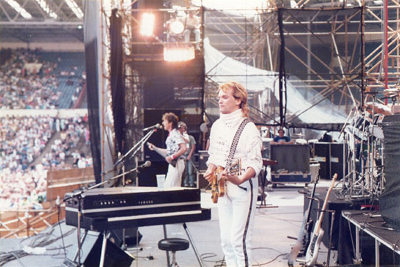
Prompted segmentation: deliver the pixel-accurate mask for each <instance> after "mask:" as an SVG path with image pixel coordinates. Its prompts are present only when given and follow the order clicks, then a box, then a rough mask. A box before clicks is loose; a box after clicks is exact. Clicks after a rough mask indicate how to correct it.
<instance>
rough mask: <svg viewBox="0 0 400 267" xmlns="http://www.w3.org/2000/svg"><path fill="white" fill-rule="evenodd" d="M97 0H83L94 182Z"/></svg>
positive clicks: (97, 166) (97, 165) (97, 171)
mask: <svg viewBox="0 0 400 267" xmlns="http://www.w3.org/2000/svg"><path fill="white" fill-rule="evenodd" d="M96 5H98V2H97V1H84V9H85V16H84V21H83V29H84V42H85V61H86V84H87V91H86V92H87V103H88V114H89V129H90V146H91V150H92V158H93V168H94V175H95V179H96V183H100V182H101V143H100V129H101V127H100V115H99V114H100V112H99V96H98V83H97V81H98V76H97V73H98V69H97V61H98V59H97V51H98V47H97V30H96V29H98V28H99V27H100V25H97V17H98V15H99V14H97V12H98V10H99V9H98V8H96Z"/></svg>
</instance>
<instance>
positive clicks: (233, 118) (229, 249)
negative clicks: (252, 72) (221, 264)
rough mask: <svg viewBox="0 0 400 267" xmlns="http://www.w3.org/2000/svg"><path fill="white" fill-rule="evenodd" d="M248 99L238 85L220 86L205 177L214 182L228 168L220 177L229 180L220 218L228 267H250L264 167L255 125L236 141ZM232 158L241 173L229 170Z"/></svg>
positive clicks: (241, 86)
mask: <svg viewBox="0 0 400 267" xmlns="http://www.w3.org/2000/svg"><path fill="white" fill-rule="evenodd" d="M247 97H248V94H247V90H246V89H245V88H244V87H243V85H241V84H239V83H237V82H228V83H225V84H222V85H220V86H219V89H218V99H219V100H218V103H219V109H220V118H219V119H218V120H217V121H215V123H214V124H213V126H212V128H211V133H210V148H209V150H208V153H209V159H208V161H207V166H208V168H207V171H206V172H205V174H204V178H205V179H207V180H208V181H209V182H210V183H211V182H212V179H213V177H215V174H214V172H215V171H216V170H217V168H218V167H221V166H222V167H224V168H225V169H224V170H223V171H222V173H221V174H220V175H219V177H220V179H224V180H225V181H226V182H225V185H226V186H225V187H226V191H225V192H224V194H223V196H220V198H219V200H218V215H219V225H220V231H221V246H222V250H223V252H224V255H225V260H226V265H227V266H229V267H231V266H251V259H252V256H251V240H252V230H253V224H254V214H255V210H256V202H257V191H258V179H257V176H258V173H259V172H260V170H261V167H262V156H261V149H262V141H261V137H260V132H259V131H258V129H257V127H256V126H255V125H254V123H252V122H249V123H247V124H243V125H245V126H244V128H242V129H243V131H242V132H241V134H240V135H239V136H238V137H239V138H238V140H236V138H235V135H236V132H237V129H238V128H240V127H242V126H241V124H242V122H243V121H244V120H245V119H247V117H248V114H249V108H248V106H247ZM234 139H235V140H234ZM233 141H235V142H237V147H236V149H235V150H234V151H233V152H232V150H231V147H232V142H233ZM233 153H234V154H233ZM229 154H233V155H231V156H230V155H229ZM229 158H232V161H235V160H238V159H240V162H241V169H242V173H237V172H234V173H231V172H230V171H229V169H230V168H231V166H227V162H229V160H228V159H229ZM227 169H228V170H227Z"/></svg>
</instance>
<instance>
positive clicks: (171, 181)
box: [164, 159, 185, 187]
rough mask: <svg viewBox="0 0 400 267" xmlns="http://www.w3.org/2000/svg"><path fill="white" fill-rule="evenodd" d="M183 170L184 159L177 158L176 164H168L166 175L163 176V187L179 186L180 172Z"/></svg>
mask: <svg viewBox="0 0 400 267" xmlns="http://www.w3.org/2000/svg"><path fill="white" fill-rule="evenodd" d="M184 170H185V160H183V159H178V161H177V162H176V166H175V167H174V166H172V165H171V164H168V172H167V177H166V178H165V183H164V187H180V186H181V180H182V173H183V171H184Z"/></svg>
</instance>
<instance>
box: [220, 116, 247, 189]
mask: <svg viewBox="0 0 400 267" xmlns="http://www.w3.org/2000/svg"><path fill="white" fill-rule="evenodd" d="M248 122H249V120H248V119H247V118H245V119H244V120H243V121H242V123H240V125H239V128H238V129H237V130H236V133H235V136H234V137H233V140H232V144H231V149H230V150H229V155H228V158H227V159H226V165H225V169H227V170H229V168H230V167H231V164H232V160H233V156H234V155H235V152H236V147H237V145H238V143H239V139H240V135H241V134H242V132H243V129H244V127H245V126H246V124H247V123H248ZM238 186H239V187H240V188H242V189H244V190H246V188H244V187H242V186H240V185H238Z"/></svg>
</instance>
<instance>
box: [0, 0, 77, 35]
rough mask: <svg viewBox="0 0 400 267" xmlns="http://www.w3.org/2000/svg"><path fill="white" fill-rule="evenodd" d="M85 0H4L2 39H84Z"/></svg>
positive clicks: (0, 21)
mask: <svg viewBox="0 0 400 267" xmlns="http://www.w3.org/2000/svg"><path fill="white" fill-rule="evenodd" d="M83 1H84V0H1V1H0V40H1V42H2V43H6V42H26V43H32V42H83V28H82V24H83V18H82V17H83V13H82V16H81V15H80V14H79V10H80V11H81V12H83ZM74 6H75V7H74ZM74 9H75V12H74Z"/></svg>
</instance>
